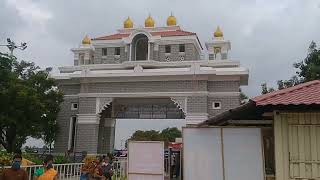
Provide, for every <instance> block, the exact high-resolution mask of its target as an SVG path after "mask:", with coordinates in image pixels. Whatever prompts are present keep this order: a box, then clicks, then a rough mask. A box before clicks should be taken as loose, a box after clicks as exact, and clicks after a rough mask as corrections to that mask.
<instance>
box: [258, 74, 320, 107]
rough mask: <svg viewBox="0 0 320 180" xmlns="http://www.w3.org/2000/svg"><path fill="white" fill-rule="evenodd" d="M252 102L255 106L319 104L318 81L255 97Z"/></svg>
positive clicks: (319, 85)
mask: <svg viewBox="0 0 320 180" xmlns="http://www.w3.org/2000/svg"><path fill="white" fill-rule="evenodd" d="M252 101H254V102H255V103H256V105H257V106H265V105H310V104H320V80H315V81H310V82H307V83H303V84H299V85H296V86H293V87H290V88H286V89H282V90H278V91H274V92H271V93H268V94H264V95H261V96H257V97H255V98H253V99H252Z"/></svg>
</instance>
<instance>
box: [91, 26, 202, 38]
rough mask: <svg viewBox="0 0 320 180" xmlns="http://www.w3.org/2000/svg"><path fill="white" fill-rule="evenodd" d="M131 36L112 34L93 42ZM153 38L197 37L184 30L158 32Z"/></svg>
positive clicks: (154, 33)
mask: <svg viewBox="0 0 320 180" xmlns="http://www.w3.org/2000/svg"><path fill="white" fill-rule="evenodd" d="M129 35H130V34H129V33H127V34H121V33H116V34H111V35H107V36H101V37H97V38H94V39H93V40H114V39H121V38H124V37H128V36H129ZM151 35H152V36H161V37H170V36H190V35H197V34H196V33H194V32H188V31H182V30H179V29H178V30H174V31H158V32H151Z"/></svg>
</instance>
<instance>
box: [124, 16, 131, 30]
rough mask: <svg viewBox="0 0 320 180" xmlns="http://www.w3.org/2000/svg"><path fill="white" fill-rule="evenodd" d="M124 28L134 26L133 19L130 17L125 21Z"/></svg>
mask: <svg viewBox="0 0 320 180" xmlns="http://www.w3.org/2000/svg"><path fill="white" fill-rule="evenodd" d="M123 28H133V21H132V20H131V19H130V17H128V18H127V19H126V20H125V21H124V22H123Z"/></svg>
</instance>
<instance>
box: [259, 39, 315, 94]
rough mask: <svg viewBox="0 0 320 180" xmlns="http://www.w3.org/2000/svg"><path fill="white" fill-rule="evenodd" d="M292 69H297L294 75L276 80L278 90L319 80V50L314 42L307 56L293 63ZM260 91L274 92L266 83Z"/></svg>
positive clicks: (263, 92) (264, 92)
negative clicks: (286, 78)
mask: <svg viewBox="0 0 320 180" xmlns="http://www.w3.org/2000/svg"><path fill="white" fill-rule="evenodd" d="M293 67H294V68H296V69H297V71H296V75H294V76H292V77H291V78H290V79H288V80H278V81H277V85H278V89H279V90H280V89H284V88H288V87H292V86H295V85H297V84H300V83H304V82H308V81H312V80H317V79H320V49H319V48H317V44H316V43H315V42H314V41H312V42H311V44H310V45H309V49H308V54H307V56H306V57H305V58H304V59H303V60H301V61H300V62H297V63H294V64H293ZM261 89H262V92H261V93H262V94H266V93H268V92H272V91H274V89H273V88H268V87H267V84H266V83H263V84H262V85H261Z"/></svg>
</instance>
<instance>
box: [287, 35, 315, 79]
mask: <svg viewBox="0 0 320 180" xmlns="http://www.w3.org/2000/svg"><path fill="white" fill-rule="evenodd" d="M293 66H294V67H295V68H297V69H298V71H297V72H296V74H297V76H298V77H299V81H300V82H307V81H312V80H316V79H320V49H317V44H316V43H315V42H314V41H312V42H311V44H310V46H309V49H308V55H307V57H306V58H305V59H304V60H302V61H301V62H298V63H295V64H294V65H293Z"/></svg>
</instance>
